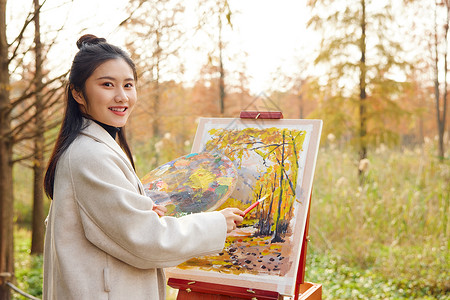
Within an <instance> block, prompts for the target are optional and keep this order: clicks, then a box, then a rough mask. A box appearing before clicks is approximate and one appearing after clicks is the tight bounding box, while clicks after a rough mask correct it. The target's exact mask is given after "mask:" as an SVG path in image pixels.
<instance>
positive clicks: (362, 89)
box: [358, 0, 367, 179]
mask: <svg viewBox="0 0 450 300" xmlns="http://www.w3.org/2000/svg"><path fill="white" fill-rule="evenodd" d="M361 8H362V15H361V41H360V50H361V60H360V77H359V120H360V124H359V126H360V127H359V140H360V149H359V159H360V160H362V159H364V158H366V157H367V137H366V135H367V115H366V114H367V112H366V105H367V103H366V101H367V100H366V98H367V95H366V2H365V0H361ZM358 170H359V169H358ZM359 177H360V179H361V178H362V171H361V170H359Z"/></svg>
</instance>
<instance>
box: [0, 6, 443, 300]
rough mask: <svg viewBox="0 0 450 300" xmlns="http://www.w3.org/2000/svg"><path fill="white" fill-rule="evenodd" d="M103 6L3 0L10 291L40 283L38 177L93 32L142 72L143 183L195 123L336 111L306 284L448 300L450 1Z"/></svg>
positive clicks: (2, 267) (2, 155)
mask: <svg viewBox="0 0 450 300" xmlns="http://www.w3.org/2000/svg"><path fill="white" fill-rule="evenodd" d="M90 2H91V3H88V2H87V1H84V0H73V1H70V0H67V1H51V0H20V1H11V0H10V1H7V0H0V209H1V211H0V216H1V218H0V299H10V298H12V297H13V298H15V299H22V296H20V295H19V294H18V293H16V292H13V291H12V289H11V287H12V286H13V285H15V286H18V287H19V288H21V289H23V290H25V291H27V292H28V293H30V294H32V295H34V296H37V297H40V296H41V293H42V248H43V239H44V225H43V224H44V219H45V216H46V214H47V211H48V206H49V200H48V199H46V198H45V196H44V194H43V192H42V178H43V172H44V170H45V166H46V160H47V158H48V155H49V151H50V150H51V148H52V146H53V143H54V140H55V136H56V134H57V131H58V125H59V123H60V120H61V115H62V107H63V94H64V84H65V80H66V77H67V71H68V68H69V67H70V63H71V59H72V58H73V55H74V54H75V52H76V47H75V41H76V39H77V38H78V37H79V36H80V35H81V34H84V33H92V34H96V35H98V36H104V37H106V38H107V39H108V41H110V42H112V43H115V44H118V45H120V46H123V47H124V48H126V49H127V50H128V51H129V52H130V54H131V56H132V57H133V59H134V60H135V62H136V64H137V66H138V70H139V77H140V79H139V86H138V93H139V102H138V104H137V107H136V109H135V111H134V114H133V116H132V117H131V118H130V120H129V124H128V125H127V134H128V136H129V139H130V142H131V146H132V149H133V153H134V155H135V157H136V162H137V172H138V175H139V176H141V177H142V176H144V175H145V174H146V173H147V172H148V171H150V170H152V169H153V168H155V167H157V166H158V165H160V164H162V163H165V162H167V161H169V160H171V159H174V158H176V157H178V156H181V155H184V154H187V153H189V151H190V148H191V143H192V140H193V137H194V135H195V131H196V124H197V120H198V118H199V117H237V116H238V115H239V112H240V111H242V110H261V111H267V110H277V111H278V110H279V111H282V112H283V114H284V117H285V118H293V119H297V118H317V119H322V120H323V121H324V130H323V134H322V139H321V148H320V151H319V156H318V161H317V169H316V174H315V181H314V190H313V196H312V206H311V224H310V231H309V238H310V242H309V244H308V256H307V267H306V268H307V269H306V280H308V281H312V282H317V283H321V284H323V289H324V298H325V299H345V298H348V299H377V298H379V299H386V298H387V299H410V298H419V299H450V296H449V293H450V274H449V270H450V263H449V261H450V257H449V253H450V244H449V239H448V235H449V233H448V230H449V218H448V213H449V212H450V208H449V202H450V200H449V194H450V185H449V182H450V162H449V154H448V153H449V152H448V146H449V138H448V131H449V125H448V122H447V120H448V115H449V113H448V109H447V103H448V101H447V97H448V96H447V95H448V78H447V75H448V61H447V60H448V43H449V40H448V29H449V9H450V5H449V2H448V0H445V1H441V0H439V1H424V0H415V1H414V0H409V1H406V0H405V1H392V2H395V3H391V1H370V0H351V1H344V0H334V1H331V0H316V1H314V0H309V1H306V2H305V1H299V2H295V3H296V4H295V5H294V6H292V7H289V5H288V3H290V2H289V1H281V2H280V3H277V4H276V5H275V4H274V2H275V1H268V0H266V1H254V0H246V1H240V2H239V1H232V0H228V1H227V0H210V1H196V2H195V3H194V2H190V1H180V0H159V1H156V0H155V1H154V0H149V1H142V0H129V1H119V2H117V3H116V2H115V1H97V2H93V1H90ZM242 3H245V4H242ZM298 3H301V5H299V4H298ZM269 4H271V5H272V8H274V9H272V10H271V11H270V10H269V13H267V10H266V12H265V13H264V10H263V8H262V7H263V6H267V5H269ZM275 8H277V9H275ZM249 12H252V14H250V13H249ZM250 15H253V16H255V15H256V16H258V18H256V19H251V20H252V22H247V23H246V24H245V23H242V22H241V21H242V20H243V19H245V18H249V19H250ZM94 16H95V17H94ZM297 18H300V19H301V20H302V22H300V25H298V27H295V26H289V25H286V24H290V23H283V20H294V19H295V20H297ZM277 24H283V25H284V27H283V26H281V27H277ZM246 26H250V27H253V28H256V30H255V31H253V32H256V33H257V34H256V35H257V36H256V37H257V38H259V43H256V42H254V40H252V39H250V37H248V36H247V38H243V37H242V36H240V34H241V33H242V32H245V30H246ZM281 36H287V37H290V39H288V40H289V41H290V42H291V43H290V44H286V45H287V46H284V48H283V47H278V48H273V46H277V44H279V43H280V40H278V39H277V37H281ZM299 37H300V38H299ZM250 40H252V41H253V46H254V48H253V49H254V50H253V52H251V51H249V52H247V51H246V48H245V46H248V45H249V44H248V41H250ZM297 43H298V44H297ZM268 49H271V51H267V50H268ZM273 49H275V50H273ZM255 53H257V54H258V53H259V54H261V53H263V54H264V55H265V57H264V58H263V60H262V61H256V60H255V59H254V56H253V55H255ZM280 56H281V57H282V58H283V59H282V60H276V59H275V57H278V58H279V57H280ZM258 67H261V68H258ZM261 78H265V80H261ZM258 80H259V81H258ZM168 291H169V295H170V296H169V297H173V291H172V290H170V289H168Z"/></svg>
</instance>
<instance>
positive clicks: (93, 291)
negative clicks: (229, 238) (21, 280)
mask: <svg viewBox="0 0 450 300" xmlns="http://www.w3.org/2000/svg"><path fill="white" fill-rule="evenodd" d="M87 122H90V121H87ZM152 207H153V202H152V201H151V199H150V198H148V197H146V196H144V192H143V187H142V184H141V182H140V181H139V178H138V177H137V176H136V174H135V172H134V171H133V168H132V167H131V164H130V162H129V160H128V159H127V157H126V155H125V154H124V152H123V151H122V150H121V149H120V147H119V146H118V144H117V143H116V142H115V141H114V140H113V139H112V137H111V136H110V135H109V134H108V133H107V132H106V131H105V130H104V129H103V128H102V127H101V126H99V125H98V124H96V123H94V122H90V124H89V126H88V127H87V128H86V129H85V130H83V132H82V134H81V135H80V136H79V137H78V138H77V139H76V140H75V141H74V142H73V143H72V144H71V145H70V147H69V148H68V150H67V151H66V152H65V153H64V154H63V156H62V157H61V159H60V160H59V162H58V165H57V169H56V176H55V188H54V200H53V201H52V204H51V208H50V212H49V217H48V224H47V231H46V238H45V250H44V289H43V298H44V299H58V300H60V299H61V300H69V299H75V300H88V299H93V300H101V299H112V300H116V299H133V300H138V299H152V300H153V299H164V298H165V288H166V282H165V278H164V272H163V270H162V269H161V268H164V267H169V266H175V265H177V264H179V263H181V262H183V261H185V260H187V259H189V258H192V257H194V256H200V255H205V254H212V253H217V252H219V251H220V250H221V249H222V248H223V246H224V242H225V237H226V222H225V217H224V216H223V215H222V214H221V213H219V212H211V213H200V214H194V215H188V216H184V217H181V218H173V217H162V218H160V217H158V215H157V214H156V213H155V212H153V211H152Z"/></svg>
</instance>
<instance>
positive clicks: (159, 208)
mask: <svg viewBox="0 0 450 300" xmlns="http://www.w3.org/2000/svg"><path fill="white" fill-rule="evenodd" d="M152 210H153V211H154V212H155V213H157V214H158V216H160V217H162V216H164V215H165V214H166V212H167V208H166V207H165V206H162V205H156V204H153V208H152Z"/></svg>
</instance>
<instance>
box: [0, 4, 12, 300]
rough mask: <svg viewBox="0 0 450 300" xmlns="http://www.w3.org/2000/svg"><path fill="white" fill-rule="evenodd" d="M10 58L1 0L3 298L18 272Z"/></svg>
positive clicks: (0, 260)
mask: <svg viewBox="0 0 450 300" xmlns="http://www.w3.org/2000/svg"><path fill="white" fill-rule="evenodd" d="M8 66H9V59H8V43H7V40H6V0H0V178H1V180H0V273H1V276H0V299H10V298H11V293H10V290H9V287H8V286H7V285H6V281H11V280H12V279H13V278H11V277H8V276H6V275H7V274H11V276H13V274H14V247H13V242H14V239H13V215H14V209H13V180H12V162H11V161H12V144H13V141H12V136H11V134H10V129H11V116H10V113H9V111H8V109H9V91H10V84H9V69H8Z"/></svg>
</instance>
